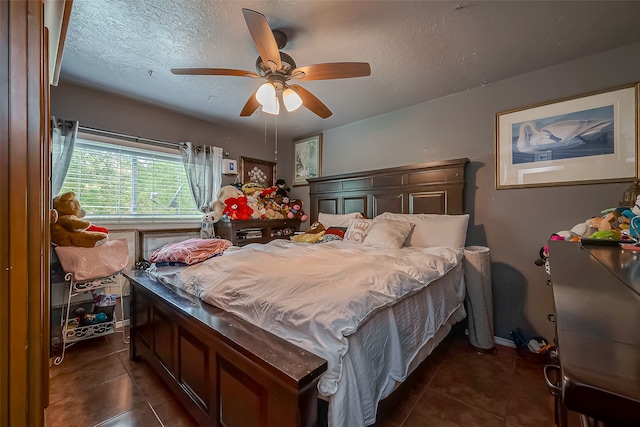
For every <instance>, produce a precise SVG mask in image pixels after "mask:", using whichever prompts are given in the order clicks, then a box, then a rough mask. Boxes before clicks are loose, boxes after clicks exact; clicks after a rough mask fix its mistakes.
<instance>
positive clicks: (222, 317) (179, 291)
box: [128, 159, 468, 427]
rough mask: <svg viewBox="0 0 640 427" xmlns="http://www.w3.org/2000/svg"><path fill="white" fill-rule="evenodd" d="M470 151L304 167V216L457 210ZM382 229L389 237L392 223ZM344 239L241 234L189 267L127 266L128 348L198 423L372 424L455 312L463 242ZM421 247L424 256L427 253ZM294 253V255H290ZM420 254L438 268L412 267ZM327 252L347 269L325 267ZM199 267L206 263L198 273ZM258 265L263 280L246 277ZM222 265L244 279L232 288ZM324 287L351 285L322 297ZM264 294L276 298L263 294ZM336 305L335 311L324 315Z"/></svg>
mask: <svg viewBox="0 0 640 427" xmlns="http://www.w3.org/2000/svg"><path fill="white" fill-rule="evenodd" d="M467 163H468V159H456V160H450V161H442V162H434V163H427V164H420V165H412V166H405V167H399V168H389V169H383V170H377V171H365V172H359V173H352V174H344V175H339V176H333V177H323V178H316V179H312V180H310V186H309V188H310V202H311V203H310V217H311V219H312V220H315V219H319V218H323V220H325V221H328V220H330V221H334V220H335V221H342V220H344V219H345V218H347V217H348V216H349V215H348V214H352V213H356V212H357V213H361V214H363V216H364V217H366V218H369V219H373V218H377V221H378V222H377V223H376V222H369V224H370V225H371V224H374V226H375V228H371V234H370V235H367V236H366V237H363V239H364V240H365V241H366V239H371V238H372V237H371V236H373V235H374V234H375V233H374V231H373V230H374V229H381V225H383V224H384V225H385V231H386V227H387V226H393V227H395V228H398V227H400V225H399V224H397V223H400V222H402V220H404V219H405V218H412V220H411V221H409V222H412V221H413V219H415V218H422V219H424V218H423V216H424V217H429V215H428V214H437V215H438V220H440V219H441V218H449V219H451V218H456V220H457V218H462V217H465V216H464V215H460V214H463V189H464V169H465V166H466V164H467ZM420 214H426V215H422V216H421V215H420ZM350 221H351V223H353V222H354V221H353V220H350ZM371 221H373V220H371ZM420 226H422V225H420ZM417 227H418V224H417V223H415V224H413V225H411V226H410V227H409V228H410V231H409V232H408V233H407V232H406V229H407V227H406V224H405V225H403V226H402V227H400V228H402V229H403V230H404V231H403V232H404V233H405V234H404V235H403V236H404V237H402V236H401V237H399V239H400V241H404V240H406V241H407V242H408V241H409V240H411V239H417V237H416V234H415V233H413V231H414V230H417ZM356 228H357V227H356ZM398 229H399V228H398ZM349 231H354V230H353V229H352V227H348V229H347V232H348V233H349ZM395 231H397V230H395ZM464 231H465V232H466V222H465V225H464ZM430 234H432V235H437V234H438V230H437V229H430ZM407 235H409V236H413V237H407ZM351 236H352V237H353V238H356V237H354V236H355V234H351ZM379 237H380V236H378V238H376V239H377V240H380V241H381V242H382V241H384V242H387V241H388V237H389V236H388V235H385V234H382V237H383V238H382V239H380V238H379ZM440 237H442V238H446V237H447V236H440ZM405 238H406V239H405ZM458 238H459V237H458ZM345 240H349V239H345ZM351 240H352V241H350V242H349V241H346V242H341V241H339V242H329V243H323V244H297V243H293V242H289V241H283V240H281V241H274V242H270V243H269V244H266V245H262V244H252V245H247V246H246V247H244V248H236V247H233V248H229V249H227V251H226V252H225V253H224V255H223V256H221V257H216V258H212V259H211V260H213V261H212V262H209V261H207V262H204V263H201V264H198V265H194V266H190V267H187V268H184V267H177V268H176V267H172V266H166V267H160V268H152V270H151V271H150V272H144V271H134V272H132V273H131V274H129V275H128V277H129V279H130V281H131V283H132V292H131V293H132V313H131V318H132V323H131V324H132V329H131V337H132V340H131V357H132V358H134V359H137V358H138V357H142V358H144V359H145V360H147V361H148V362H149V364H150V365H151V366H152V367H153V368H154V370H156V371H157V372H158V373H159V375H160V376H161V377H162V378H163V379H164V380H165V382H166V383H167V384H168V385H169V387H170V388H171V389H172V390H173V391H174V393H175V394H176V396H178V398H179V399H180V400H181V402H182V403H183V404H184V406H185V407H186V408H187V409H188V410H189V411H190V413H191V414H192V415H193V416H194V418H195V419H196V420H197V421H198V422H199V423H200V424H201V425H224V426H315V425H323V424H329V425H332V426H336V427H338V426H358V425H369V424H372V423H374V422H375V417H376V410H377V404H378V402H379V400H380V399H382V398H384V397H386V396H388V395H389V394H390V393H392V391H393V390H394V388H396V387H397V385H398V384H400V383H401V382H403V381H404V380H405V379H406V378H407V376H408V375H409V374H410V373H411V372H412V371H413V370H414V369H415V368H416V367H417V366H418V365H419V364H420V363H421V362H422V361H423V360H424V359H425V358H426V357H427V356H428V354H429V353H431V351H432V350H433V349H434V348H435V347H436V346H437V344H438V343H439V342H440V341H441V340H442V339H443V338H444V337H445V336H446V335H447V333H448V332H449V330H450V329H451V326H452V325H453V324H455V323H456V322H458V321H460V320H462V319H463V318H464V316H465V311H464V304H463V300H464V281H463V274H462V254H463V250H462V249H461V248H456V249H450V248H444V247H439V246H438V247H429V248H419V247H409V248H405V247H402V248H398V247H395V246H394V247H386V248H385V250H384V252H382V251H380V249H379V248H378V247H377V246H376V245H364V244H362V245H361V244H359V243H363V242H354V241H353V239H351ZM356 240H357V238H356ZM356 243H358V244H356ZM380 244H381V245H383V243H380ZM384 244H386V243H384ZM463 245H464V233H463V235H462V246H463ZM340 251H342V252H340ZM395 252H397V254H395ZM427 252H428V253H429V254H428V256H429V257H432V258H429V260H430V261H428V262H424V260H426V259H427V258H425V257H426V256H427V254H426V253H427ZM294 253H295V257H296V259H294V258H291V259H289V258H288V257H294V255H293V254H294ZM246 256H249V257H250V258H249V259H250V260H253V261H254V262H253V263H252V262H251V261H247V259H246V258H245V257H246ZM298 256H300V257H303V258H302V259H301V260H300V261H298V260H297V257H298ZM436 259H437V261H436ZM269 260H271V261H269ZM399 260H402V261H401V262H402V264H400V261H399ZM222 261H224V262H222ZM289 262H291V263H293V264H294V265H298V263H299V262H306V264H304V265H307V266H309V267H308V268H305V270H308V271H309V273H311V272H313V274H307V275H304V274H300V272H299V269H298V271H297V272H296V271H293V272H292V271H286V266H287V265H291V264H287V263H289ZM314 262H315V264H314ZM243 263H244V264H243ZM350 263H351V264H350ZM426 263H433V264H434V265H435V267H436V269H435V270H433V269H431V270H429V269H424V270H422V265H421V264H426ZM243 265H245V266H247V265H251V266H252V268H242V269H241V268H240V266H243ZM260 265H262V266H265V265H268V268H267V267H264V268H261V269H259V268H258V267H256V266H260ZM338 265H340V266H343V267H345V268H346V270H337V269H336V270H335V271H333V266H338ZM376 265H384V266H386V267H385V268H383V269H380V270H382V271H384V272H385V274H386V275H387V276H389V277H387V278H385V279H384V280H382V279H378V278H375V277H372V276H368V275H367V274H364V273H366V272H367V271H373V270H374V269H375V266H376ZM240 270H242V271H243V274H236V273H235V272H238V271H240ZM267 270H268V271H267ZM205 271H208V273H207V274H211V275H210V276H203V275H202V274H203V273H204V272H205ZM328 271H331V272H332V273H333V274H329V273H328ZM433 271H438V273H437V274H436V273H433ZM296 274H298V276H296ZM256 276H260V279H261V282H260V283H258V282H257V281H255V280H252V278H255V277H256ZM299 276H309V277H312V278H315V279H314V280H315V281H314V280H311V281H310V282H307V281H305V278H304V277H299ZM204 277H208V278H204ZM228 277H232V278H233V279H234V280H235V282H238V283H240V282H242V283H244V284H246V285H247V287H246V288H237V287H235V285H234V287H229V283H230V281H229V280H226V279H225V278H228ZM288 277H293V279H292V280H289V278H288ZM318 277H323V278H324V279H323V280H318V279H317V278H318ZM223 279H225V280H223ZM363 283H368V285H367V287H363V286H360V284H363ZM388 283H395V285H393V286H392V285H389V284H388ZM285 284H286V286H289V287H287V288H285V287H282V288H281V286H285ZM369 284H370V285H371V287H369ZM374 285H375V287H374ZM296 288H300V289H302V290H306V291H307V292H311V294H312V295H314V298H312V301H313V303H310V302H309V301H303V300H301V299H297V297H294V293H295V292H296ZM332 292H333V293H334V294H335V295H341V296H343V295H344V293H345V292H346V293H348V294H349V295H350V296H349V297H348V298H344V297H341V298H332V295H333V294H332ZM269 293H271V294H280V296H281V298H280V299H279V300H276V299H275V298H274V299H273V300H269V301H268V303H265V298H266V295H268V294H269ZM356 294H357V295H359V296H360V297H362V298H363V299H356V296H357V295H356ZM263 297H264V298H263ZM352 297H353V298H352ZM285 300H286V304H290V305H284V304H285V303H284V302H283V301H285ZM205 301H209V302H210V303H211V304H210V303H207V302H205ZM314 304H315V305H320V306H322V307H323V308H322V310H318V308H317V307H314ZM223 308H224V309H223ZM347 308H348V309H349V310H351V311H349V312H344V310H346V309H347ZM242 310H244V311H242ZM333 312H340V313H342V315H341V316H328V313H333ZM287 325H288V326H287ZM310 331H313V333H311V332H310Z"/></svg>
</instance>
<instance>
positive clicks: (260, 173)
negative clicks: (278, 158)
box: [240, 157, 276, 187]
mask: <svg viewBox="0 0 640 427" xmlns="http://www.w3.org/2000/svg"><path fill="white" fill-rule="evenodd" d="M240 176H241V177H242V183H243V184H246V183H247V182H255V183H258V184H260V185H261V186H263V187H271V186H273V185H275V182H276V163H275V162H269V161H267V160H260V159H251V158H249V157H240Z"/></svg>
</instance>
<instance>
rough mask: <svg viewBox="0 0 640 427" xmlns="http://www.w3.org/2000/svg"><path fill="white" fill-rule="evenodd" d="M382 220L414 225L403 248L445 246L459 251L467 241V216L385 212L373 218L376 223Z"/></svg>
mask: <svg viewBox="0 0 640 427" xmlns="http://www.w3.org/2000/svg"><path fill="white" fill-rule="evenodd" d="M382 219H392V220H395V221H406V222H410V223H412V224H414V227H413V231H412V232H411V233H410V234H409V236H408V237H407V240H406V241H405V243H404V245H405V246H411V247H416V248H432V247H436V246H446V247H449V248H454V249H460V248H464V246H465V241H466V239H467V225H468V224H469V214H464V215H438V214H396V213H390V212H385V213H383V214H380V215H378V216H377V217H376V218H375V220H376V221H379V220H382Z"/></svg>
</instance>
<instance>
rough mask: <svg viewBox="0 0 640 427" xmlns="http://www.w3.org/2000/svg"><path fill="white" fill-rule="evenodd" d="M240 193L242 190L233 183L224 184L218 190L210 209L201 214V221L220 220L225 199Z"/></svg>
mask: <svg viewBox="0 0 640 427" xmlns="http://www.w3.org/2000/svg"><path fill="white" fill-rule="evenodd" d="M241 195H242V191H240V190H238V189H237V188H236V187H234V186H233V185H224V186H222V187H221V188H220V191H218V198H217V199H216V200H215V201H214V202H213V203H212V204H211V210H210V211H209V212H207V213H205V214H204V215H203V216H202V222H207V223H211V222H213V223H215V222H218V221H220V218H222V215H224V211H225V207H226V206H225V203H224V202H225V200H227V199H229V198H232V197H238V196H241Z"/></svg>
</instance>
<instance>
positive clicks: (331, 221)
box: [318, 212, 364, 228]
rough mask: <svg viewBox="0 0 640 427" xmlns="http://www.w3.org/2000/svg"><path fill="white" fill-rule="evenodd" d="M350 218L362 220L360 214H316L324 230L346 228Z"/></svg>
mask: <svg viewBox="0 0 640 427" xmlns="http://www.w3.org/2000/svg"><path fill="white" fill-rule="evenodd" d="M352 218H364V217H363V216H362V214H361V213H360V212H353V213H348V214H340V215H338V214H327V213H322V212H320V213H319V214H318V221H320V224H322V225H324V226H325V228H329V227H348V226H349V221H350V220H351V219H352Z"/></svg>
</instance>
